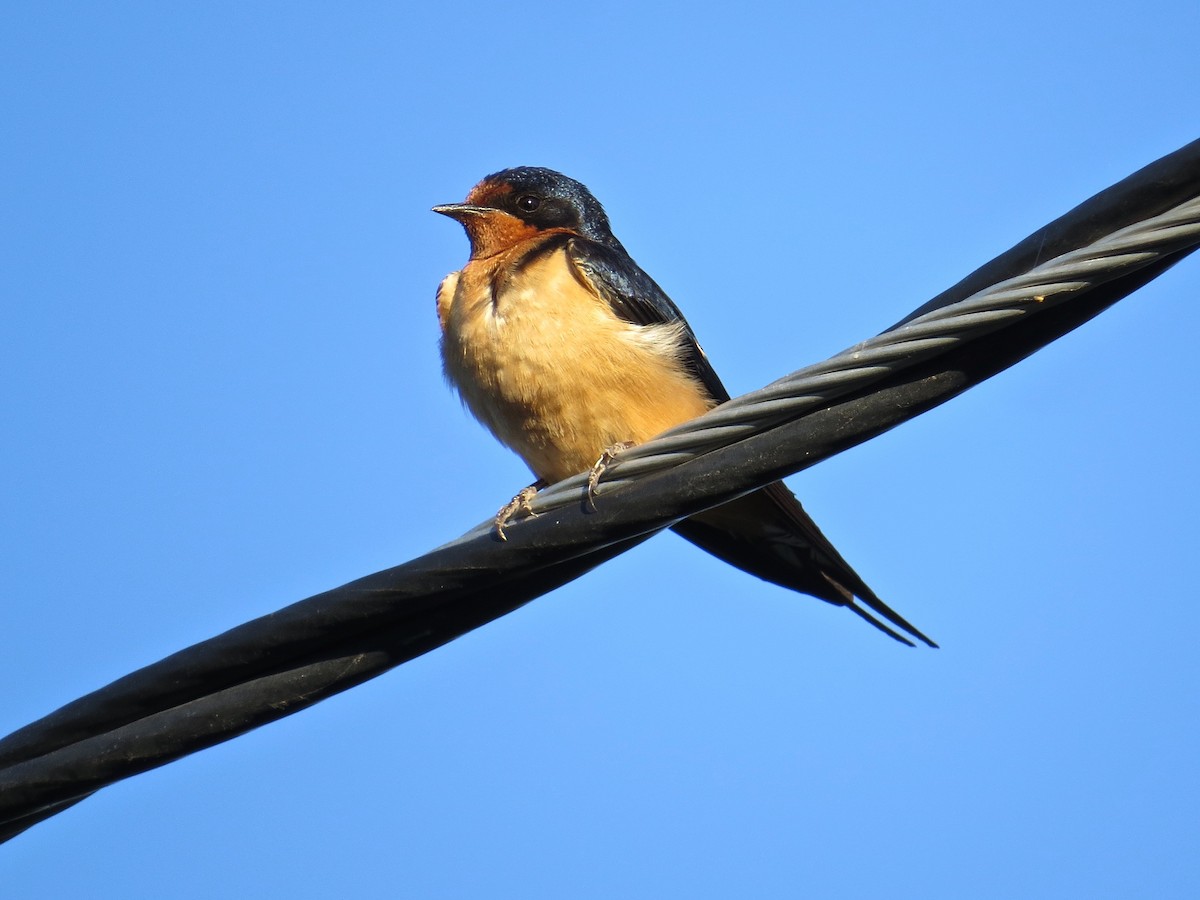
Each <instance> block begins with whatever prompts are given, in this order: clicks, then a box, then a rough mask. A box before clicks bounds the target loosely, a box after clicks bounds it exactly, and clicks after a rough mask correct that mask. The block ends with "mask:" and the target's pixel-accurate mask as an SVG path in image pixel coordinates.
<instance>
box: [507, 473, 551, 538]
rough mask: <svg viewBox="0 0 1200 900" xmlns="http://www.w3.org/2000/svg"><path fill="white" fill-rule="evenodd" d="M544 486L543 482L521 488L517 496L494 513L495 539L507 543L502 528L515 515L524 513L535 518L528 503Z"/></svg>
mask: <svg viewBox="0 0 1200 900" xmlns="http://www.w3.org/2000/svg"><path fill="white" fill-rule="evenodd" d="M545 486H546V482H544V481H535V482H534V483H533V484H531V485H529V487H525V488H521V490H520V491H519V492H518V493H517V496H515V497H513V498H512V499H511V500H509V501H508V502H507V503H505V504H504V505H503V506H502V507H500V509H499V510H498V511H497V513H496V521H495V529H496V537H498V538H499V539H500V540H502V541H507V540H508V537H507V536H506V535H505V534H504V528H505V526H507V525H508V523H509V522H511V521H512V520H513V518H514V517H515V516H516V515H517V513H520V512H524V513H525V514H526V515H529V516H536V515H537V513H535V512H534V511H533V507H532V506H530V505H529V501H530V500H532V499H533V498H534V497H535V496H537V492H538V491H540V490H541V489H542V488H544V487H545Z"/></svg>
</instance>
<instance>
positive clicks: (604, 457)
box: [587, 441, 633, 512]
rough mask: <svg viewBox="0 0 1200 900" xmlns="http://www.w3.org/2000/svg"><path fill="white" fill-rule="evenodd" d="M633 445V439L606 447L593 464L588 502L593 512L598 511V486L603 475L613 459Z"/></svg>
mask: <svg viewBox="0 0 1200 900" xmlns="http://www.w3.org/2000/svg"><path fill="white" fill-rule="evenodd" d="M632 446H633V441H618V442H617V443H615V444H613V445H612V446H611V447H608V448H606V449H605V451H604V452H603V453H601V454H600V458H599V459H598V460H596V464H595V465H594V466H592V470H591V471H590V472H588V481H587V504H588V508H589V509H591V511H592V512H595V511H596V488H597V487H598V486H599V485H600V478H601V476H603V475H604V473H605V471H606V470H607V469H608V467H609V465H610V464H611V463H612V461H613V460H614V459H616V458H617V454H618V453H620V452H621V451H622V450H628V449H629V448H630V447H632Z"/></svg>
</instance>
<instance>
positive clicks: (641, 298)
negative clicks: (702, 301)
mask: <svg viewBox="0 0 1200 900" xmlns="http://www.w3.org/2000/svg"><path fill="white" fill-rule="evenodd" d="M566 249H567V258H568V259H569V260H570V261H571V263H572V264H573V265H574V266H575V271H576V273H577V274H578V275H579V277H580V278H581V279H582V280H583V281H584V283H585V284H587V285H588V286H589V287H590V288H591V289H592V291H593V292H594V293H595V294H596V295H597V296H598V297H600V298H602V299H603V300H604V301H605V302H607V303H608V305H609V306H610V307H611V308H612V311H613V312H614V313H615V314H616V315H617V316H619V317H620V318H622V319H624V320H625V321H627V322H632V323H633V324H634V325H663V324H671V325H674V324H682V325H683V341H682V346H681V347H680V352H681V354H682V361H683V364H684V365H685V366H686V367H687V370H688V372H690V373H691V374H692V375H694V376H695V377H696V378H697V380H699V382H700V384H702V385H703V386H704V389H705V390H706V391H708V393H709V395H710V396H711V397H712V399H713V400H714V401H716V402H717V403H724V402H725V401H726V400H728V399H729V392H728V391H727V390H725V385H723V384H721V379H720V378H718V377H717V373H716V372H715V371H714V370H713V367H712V364H711V363H710V362H709V361H708V357H707V356H706V355H705V354H704V350H703V349H701V347H700V344H699V343H698V342H697V340H696V335H695V334H693V333H692V329H691V326H690V325H688V323H687V319H685V318H684V317H683V313H681V312H680V311H679V307H677V306H676V305H675V304H674V303H672V302H671V298H670V297H668V296H667V295H666V293H665V292H664V291H663V289H662V288H660V287H659V286H658V285H657V284H655V282H654V279H653V278H651V277H650V276H649V275H647V274H646V273H645V272H643V271H642V270H641V268H639V266H638V265H637V263H635V262H634V261H633V260H632V259H630V258H629V256H628V254H626V253H624V252H623V251H620V250H615V249H613V248H611V247H606V246H605V245H603V244H598V243H596V242H595V241H589V240H587V239H586V238H581V237H572V238H571V239H570V241H568V243H567V248H566Z"/></svg>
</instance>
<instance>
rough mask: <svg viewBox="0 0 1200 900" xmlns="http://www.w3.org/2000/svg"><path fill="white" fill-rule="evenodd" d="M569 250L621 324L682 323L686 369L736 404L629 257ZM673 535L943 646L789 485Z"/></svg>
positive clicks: (586, 247) (594, 249) (587, 246)
mask: <svg viewBox="0 0 1200 900" xmlns="http://www.w3.org/2000/svg"><path fill="white" fill-rule="evenodd" d="M566 249H567V258H568V259H569V260H570V261H571V262H572V264H573V265H574V266H575V270H576V273H577V274H578V275H579V277H580V278H581V279H582V280H583V281H584V283H585V284H587V285H588V286H589V287H590V288H591V290H592V291H593V292H594V293H595V294H596V295H598V296H599V297H601V298H602V299H604V300H605V301H606V302H607V303H608V304H609V306H610V307H611V308H612V310H613V312H614V313H615V314H616V315H618V316H620V317H621V318H622V319H625V320H626V321H628V322H632V323H634V324H636V325H659V324H664V323H667V324H674V323H682V324H683V326H684V332H683V335H684V346H683V347H682V348H681V350H682V354H683V362H684V364H685V365H686V366H687V368H688V370H689V371H690V372H691V373H692V374H693V375H695V376H696V378H697V379H699V381H700V383H701V384H702V385H703V386H704V388H705V389H706V390H707V391H708V392H709V394H710V395H711V396H712V398H713V399H714V400H715V401H716V402H717V403H724V402H725V401H726V400H728V399H729V392H728V391H727V390H725V386H724V385H723V384H722V383H721V379H720V378H719V377H718V376H717V373H716V371H715V370H714V369H713V367H712V364H711V363H710V362H709V361H708V357H707V356H706V355H705V354H704V351H703V350H702V349H701V348H700V344H699V343H698V342H697V340H696V336H695V334H693V333H692V329H691V326H689V325H688V324H687V320H686V319H684V317H683V313H681V312H680V311H679V308H678V307H677V306H676V305H675V304H674V303H672V302H671V298H670V297H668V296H667V295H666V293H665V292H664V291H663V289H662V288H660V287H659V286H658V285H657V284H655V282H654V279H653V278H651V277H650V276H649V275H647V274H646V273H645V272H643V271H642V269H641V268H639V267H638V265H637V264H636V263H635V262H634V261H633V260H632V259H630V258H629V256H628V255H627V254H626V253H624V252H623V251H621V250H619V249H614V248H612V247H608V246H606V245H604V244H598V243H596V242H595V241H590V240H587V239H586V238H581V237H577V236H572V237H571V238H569V239H568V240H567V241H566ZM673 530H674V531H675V532H676V533H678V534H679V535H681V536H682V537H684V538H686V539H687V540H689V541H691V542H692V543H693V544H695V545H696V546H698V547H700V548H702V549H704V550H707V551H708V552H709V553H711V554H713V555H714V556H716V557H718V558H719V559H723V560H725V561H726V562H728V563H730V564H731V565H734V566H736V567H737V568H739V569H741V570H742V571H744V572H749V573H750V574H751V575H757V576H758V577H759V578H762V579H764V580H766V581H770V582H772V583H773V584H778V585H780V586H782V587H786V588H790V589H792V590H794V591H800V592H801V593H805V594H809V595H811V596H814V597H817V598H818V599H821V600H825V601H827V602H829V603H834V604H837V605H838V606H846V607H849V608H850V609H851V610H852V611H853V612H855V613H856V614H857V615H859V616H861V617H862V618H863V619H865V620H866V621H868V622H870V623H871V624H872V625H874V626H875V627H876V628H878V629H879V630H880V631H883V632H885V633H886V634H889V635H891V636H892V637H894V638H895V639H896V640H898V641H901V642H903V643H905V644H910V645H911V644H912V642H911V641H910V640H909V639H908V638H906V637H905V636H904V635H903V634H901V633H900V632H901V631H903V632H907V633H908V634H910V635H912V636H913V637H916V638H918V639H920V640H921V641H924V642H925V643H926V644H928V645H930V646H931V647H936V646H937V645H936V644H934V643H933V641H931V640H930V639H929V638H927V637H926V636H925V635H924V634H922V633H921V632H920V631H918V630H917V629H916V628H914V627H913V626H912V625H910V624H909V623H908V622H907V621H906V620H905V619H904V618H903V617H902V616H901V615H900V614H899V613H897V612H895V611H894V610H892V609H891V608H890V607H889V606H888V605H887V604H886V603H884V602H883V601H882V600H880V599H879V597H878V596H877V595H876V594H875V592H874V591H872V590H871V588H869V587H868V586H867V584H866V583H865V582H864V581H863V580H862V579H861V578H860V577H859V576H858V573H857V572H855V571H854V570H853V569H852V568H850V565H849V563H847V562H846V561H845V560H844V559H843V558H842V556H841V554H840V553H838V551H837V549H836V548H835V547H834V546H833V544H832V543H831V542H830V541H829V539H828V538H827V537H825V535H824V534H822V532H821V529H820V528H818V527H817V524H816V522H814V521H813V520H812V519H811V518H810V517H809V515H808V513H806V512H805V511H804V507H802V506H801V505H800V501H798V500H797V499H796V497H795V495H793V494H792V492H791V491H790V490H788V488H787V486H786V485H784V483H783V482H782V481H777V482H775V483H774V484H771V485H768V486H767V487H765V488H763V489H762V490H759V491H755V492H754V493H752V494H748V495H746V496H744V497H739V498H738V499H736V500H733V501H731V502H729V503H726V504H725V505H723V506H719V507H717V508H716V509H711V510H709V511H708V512H704V513H701V514H700V515H698V516H693V517H692V518H690V519H686V520H684V521H683V522H680V523H678V524H677V525H675V526H674V529H673ZM856 601H861V604H862V605H859V603H858V602H856ZM889 623H890V624H889ZM893 626H894V627H893Z"/></svg>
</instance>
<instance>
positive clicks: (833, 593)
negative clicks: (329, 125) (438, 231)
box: [433, 167, 937, 647]
mask: <svg viewBox="0 0 1200 900" xmlns="http://www.w3.org/2000/svg"><path fill="white" fill-rule="evenodd" d="M433 211H434V212H438V213H441V214H443V215H446V216H449V217H450V218H452V219H456V220H457V221H458V222H460V223H461V224H462V225H463V227H464V228H465V229H466V232H467V237H468V238H469V239H470V242H471V258H470V260H469V261H468V262H467V264H466V265H465V266H464V267H463V268H462V269H461V270H460V271H458V272H454V273H452V274H450V275H447V276H446V278H445V280H444V281H442V283H441V285H440V286H439V287H438V292H437V313H438V320H439V321H440V323H441V327H442V360H443V363H444V366H445V372H446V377H447V379H448V380H449V381H450V383H451V384H452V385H453V386H454V387H455V388H456V389H457V390H458V392H459V394H460V395H461V396H462V399H463V402H464V403H465V404H466V406H467V408H468V409H470V411H471V412H472V413H473V414H474V416H475V417H476V418H477V419H479V421H480V422H482V423H483V424H484V425H485V426H486V427H487V428H488V429H489V430H490V431H491V432H492V434H494V435H495V436H496V437H497V438H498V439H499V440H500V442H501V443H502V444H505V445H506V446H508V447H510V448H511V449H512V450H514V451H516V453H517V454H518V455H519V456H521V458H522V459H524V460H525V462H526V463H527V464H528V465H529V467H530V469H532V470H533V473H534V475H536V476H537V478H538V484H535V485H531V486H530V487H529V488H527V489H526V490H525V491H523V492H522V493H521V494H518V495H517V497H515V498H514V499H513V502H512V503H510V504H509V505H508V506H507V507H505V508H504V509H502V510H501V512H500V515H499V516H498V518H497V526H498V531H499V533H500V536H501V537H503V525H504V522H505V521H506V520H507V518H508V517H509V516H511V515H512V514H514V513H515V512H516V511H517V510H518V509H519V508H520V507H521V506H522V505H523V504H524V503H526V502H527V501H528V498H529V497H530V496H531V495H532V493H533V492H534V491H536V489H537V487H539V486H541V485H544V484H550V483H553V482H556V481H560V480H562V479H563V478H566V477H568V476H570V475H575V474H577V473H579V472H584V471H588V470H589V469H591V468H592V467H593V466H594V465H599V463H597V457H601V459H606V458H607V457H608V454H609V452H610V451H612V450H613V449H614V448H622V447H627V446H630V445H631V444H638V443H641V442H643V441H646V440H648V439H650V438H652V437H654V436H655V435H657V434H659V433H661V432H663V431H665V430H667V429H668V428H671V427H673V426H675V425H678V424H680V423H681V422H684V421H687V420H688V419H691V418H694V417H696V416H698V415H700V414H701V413H704V412H706V411H708V410H709V409H712V408H713V407H714V406H716V405H717V404H719V403H723V402H724V401H726V400H728V399H729V393H728V392H727V391H726V390H725V387H724V385H722V384H721V380H720V379H719V378H718V377H717V373H716V372H715V371H713V368H712V366H711V365H710V364H709V362H708V358H707V357H706V356H705V355H704V351H703V350H701V349H700V345H699V343H697V341H696V337H695V335H694V334H693V333H692V330H691V328H690V327H689V326H688V323H687V322H686V321H685V320H684V318H683V315H682V313H680V312H679V310H678V309H677V308H676V306H675V304H674V303H672V302H671V300H670V298H668V297H667V295H666V294H665V293H663V291H662V289H661V288H660V287H659V286H658V285H657V284H655V283H654V280H653V279H651V277H650V276H649V275H647V274H646V273H645V272H643V271H642V270H641V269H640V268H639V267H638V265H637V264H636V263H635V262H634V261H633V259H631V258H630V256H629V254H628V253H627V252H626V251H625V248H624V247H623V246H621V243H620V241H618V240H617V239H616V237H614V236H613V233H612V230H611V229H610V227H609V222H608V216H607V215H606V214H605V212H604V209H603V207H601V205H600V203H599V202H598V201H597V200H596V198H595V197H593V196H592V194H591V192H590V191H588V189H587V188H586V187H584V186H583V185H582V184H580V183H579V182H578V181H575V180H574V179H571V178H568V177H566V176H565V175H561V174H559V173H558V172H554V171H552V170H550V169H542V168H532V167H522V168H516V169H505V170H504V171H502V172H497V173H496V174H494V175H489V176H488V177H486V178H484V179H483V181H481V182H479V184H477V185H476V186H475V187H474V188H473V189H472V190H471V192H470V193H469V194H468V195H467V198H466V201H465V202H463V203H454V204H448V205H445V206H435V207H434V208H433ZM593 471H594V472H598V471H599V470H598V469H594V470H593ZM674 530H675V531H676V532H677V533H679V534H681V535H682V536H683V537H685V538H687V539H688V540H689V541H691V542H692V543H694V544H696V545H698V546H699V547H701V548H703V549H704V550H707V551H708V552H709V553H712V554H713V555H714V556H717V557H719V558H720V559H723V560H725V561H726V562H728V563H730V564H732V565H734V566H737V567H738V568H739V569H742V570H744V571H746V572H749V573H751V574H753V575H757V576H758V577H759V578H763V579H765V580H767V581H770V582H773V583H775V584H778V585H782V586H783V587H786V588H791V589H792V590H796V591H800V592H802V593H805V594H810V595H812V596H814V597H817V598H819V599H821V600H825V601H827V602H829V603H833V604H836V605H839V606H846V607H848V608H850V609H851V610H853V611H854V612H855V613H857V614H858V615H859V616H861V617H862V618H864V619H866V620H867V621H868V622H870V623H871V624H872V625H874V626H875V627H876V628H879V629H880V630H882V631H884V632H886V633H887V634H889V635H891V636H892V637H894V638H895V639H896V640H898V641H901V642H903V643H905V644H909V645H910V646H912V642H911V641H910V640H908V638H906V637H905V636H904V635H902V634H901V633H900V631H898V630H897V629H900V630H902V631H904V632H907V633H908V634H909V635H912V636H913V637H916V638H919V639H920V640H922V641H924V642H925V643H926V644H928V645H930V646H931V647H933V646H937V645H936V644H934V643H933V642H932V641H931V640H929V638H927V637H926V636H925V635H923V634H922V633H921V632H920V631H918V630H917V629H916V628H914V627H913V626H912V625H910V624H909V623H908V622H906V621H905V620H904V619H903V618H902V617H901V616H900V615H898V614H897V613H895V612H894V611H893V610H891V609H890V608H889V607H888V606H887V605H886V604H885V603H884V602H883V601H882V600H880V599H879V598H878V597H877V596H876V595H875V592H874V591H872V590H871V589H870V588H869V587H867V585H866V584H865V583H864V582H863V580H862V579H861V578H859V577H858V575H857V574H856V573H855V572H854V570H853V569H851V568H850V566H849V565H848V564H847V563H846V561H845V560H844V559H842V557H841V555H840V554H839V553H838V552H837V550H835V549H834V547H833V544H831V543H830V542H829V540H828V539H827V538H826V537H825V535H823V534H822V533H821V531H820V529H818V528H817V526H816V524H815V523H814V522H813V520H812V519H810V518H809V517H808V514H807V513H805V511H804V509H803V508H802V507H801V506H800V503H799V502H798V501H797V500H796V498H795V497H794V496H793V495H792V493H791V491H789V490H788V489H787V488H786V487H785V486H784V485H783V483H782V482H776V483H775V484H772V485H770V486H769V487H766V488H763V489H762V490H760V491H757V492H755V493H753V494H749V495H747V496H745V497H741V498H739V499H737V500H733V501H731V502H729V503H726V504H725V505H723V506H720V507H717V508H716V509H713V510H709V511H708V512H705V513H701V514H700V515H697V516H693V517H692V518H690V519H687V520H685V521H683V522H680V523H679V524H677V525H675V526H674ZM859 601H861V602H859ZM872 613H874V614H872Z"/></svg>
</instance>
